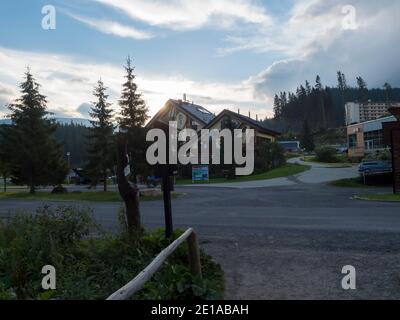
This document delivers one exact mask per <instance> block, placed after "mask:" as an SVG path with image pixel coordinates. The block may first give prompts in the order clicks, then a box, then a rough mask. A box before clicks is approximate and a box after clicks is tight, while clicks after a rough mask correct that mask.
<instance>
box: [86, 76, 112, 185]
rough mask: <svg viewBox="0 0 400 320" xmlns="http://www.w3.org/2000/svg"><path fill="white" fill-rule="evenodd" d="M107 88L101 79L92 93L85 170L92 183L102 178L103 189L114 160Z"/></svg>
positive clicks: (110, 112) (110, 111)
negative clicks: (94, 100) (92, 100)
mask: <svg viewBox="0 0 400 320" xmlns="http://www.w3.org/2000/svg"><path fill="white" fill-rule="evenodd" d="M106 90H107V88H106V87H105V86H104V83H103V81H101V80H99V81H98V83H97V86H96V88H95V89H94V92H93V95H94V96H95V97H96V98H97V101H96V102H93V107H92V111H91V112H90V116H91V118H92V119H93V120H91V121H90V122H91V124H92V127H90V128H89V136H88V139H89V140H88V143H89V147H88V149H87V153H88V160H89V161H88V164H87V172H88V175H89V177H90V179H91V180H92V183H93V184H97V183H98V181H99V180H100V179H103V189H104V191H105V192H106V191H107V177H108V173H109V172H110V171H111V169H112V166H113V160H114V158H115V157H114V153H115V152H114V151H115V150H114V148H113V133H114V125H113V123H112V117H113V115H112V110H111V104H110V103H108V102H107V99H108V95H107V94H106Z"/></svg>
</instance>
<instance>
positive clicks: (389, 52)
mask: <svg viewBox="0 0 400 320" xmlns="http://www.w3.org/2000/svg"><path fill="white" fill-rule="evenodd" d="M302 4H303V5H302V6H301V5H300V4H298V6H297V7H295V8H294V9H293V11H292V16H291V18H290V19H289V22H288V23H287V24H286V25H285V28H286V27H287V30H285V31H284V33H285V34H284V36H283V39H286V40H287V43H288V44H289V43H290V41H289V39H291V41H292V44H293V48H292V49H291V50H287V51H285V50H286V49H284V48H282V50H283V51H285V52H286V53H287V55H288V57H287V58H284V59H281V60H278V61H276V62H274V63H273V64H271V65H270V66H268V67H267V68H266V69H265V70H263V71H261V72H260V73H259V74H257V75H255V76H253V77H250V79H249V81H248V83H249V84H250V85H252V86H253V88H254V92H255V96H256V97H257V98H258V99H263V98H266V97H271V96H272V95H273V94H274V93H277V92H279V91H284V90H286V91H287V90H295V89H296V86H298V85H299V84H300V83H304V81H305V80H306V79H308V80H309V81H311V82H314V80H315V77H316V75H317V74H319V75H320V76H321V77H322V80H323V82H324V83H325V84H327V85H336V71H338V70H341V71H342V72H344V73H345V74H346V76H347V79H348V80H349V82H350V83H351V84H353V85H354V84H355V78H356V76H359V75H361V76H363V77H364V79H365V80H366V81H367V82H368V84H369V86H370V87H381V86H382V85H383V84H384V83H385V82H386V81H387V82H389V83H391V84H392V85H393V86H400V64H399V63H398V57H399V56H400V44H399V42H398V41H397V40H396V39H397V38H398V30H400V22H399V19H398V18H397V13H398V12H399V10H400V3H398V2H396V1H383V2H382V3H381V2H379V3H377V2H373V3H372V2H368V3H367V2H366V1H353V5H354V7H355V8H356V13H357V29H356V30H345V29H343V28H342V25H341V19H343V15H342V11H341V7H342V4H345V1H330V2H327V1H321V0H312V1H303V2H302ZM329 17H331V19H330V20H329ZM324 20H326V21H327V24H325V25H324V23H323V21H324ZM333 21H335V22H334V23H333ZM388 22H390V23H388ZM327 25H328V26H327ZM294 29H305V30H302V31H296V32H294V33H293V35H292V36H290V35H286V34H287V33H290V32H293V30H294ZM324 30H325V31H324ZM279 36H280V34H278V35H277V37H279ZM297 37H298V39H297V40H296V38H297ZM274 39H275V38H274ZM274 39H272V40H274ZM272 40H271V41H272ZM286 40H285V41H281V42H280V44H281V45H282V44H284V43H285V42H286ZM250 43H251V45H252V46H253V48H254V47H255V43H252V41H251V40H250ZM258 45H259V46H258V48H259V49H260V50H266V51H268V50H270V49H271V48H269V47H267V46H265V47H263V45H262V43H261V42H258ZM275 49H276V50H280V47H278V46H277V47H275Z"/></svg>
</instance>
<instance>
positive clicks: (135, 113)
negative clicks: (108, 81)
mask: <svg viewBox="0 0 400 320" xmlns="http://www.w3.org/2000/svg"><path fill="white" fill-rule="evenodd" d="M125 71H126V75H125V78H126V82H125V83H124V84H123V90H122V95H121V99H120V100H119V105H120V106H121V116H120V117H119V119H118V120H119V125H120V126H121V128H123V129H125V130H127V131H135V130H136V129H137V128H139V127H143V125H144V124H145V123H146V121H147V119H148V118H149V116H148V112H149V109H148V108H147V106H146V103H145V102H144V100H143V99H142V95H141V94H140V93H139V92H138V87H137V85H136V83H135V79H136V76H135V74H134V71H135V68H134V67H133V66H132V61H131V58H130V57H128V59H127V60H126V66H125Z"/></svg>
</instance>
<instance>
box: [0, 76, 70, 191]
mask: <svg viewBox="0 0 400 320" xmlns="http://www.w3.org/2000/svg"><path fill="white" fill-rule="evenodd" d="M20 88H21V97H20V98H19V99H17V100H16V101H15V103H13V104H10V105H9V110H10V111H11V115H10V118H11V120H12V125H10V126H8V127H6V128H4V130H2V131H1V132H2V134H3V139H4V144H5V146H4V148H5V152H6V153H7V155H8V157H9V167H10V172H11V176H12V178H13V180H14V182H15V183H17V184H27V185H28V186H29V189H30V193H32V194H33V193H35V189H36V187H37V186H45V185H58V184H61V183H62V182H63V181H64V179H65V177H66V175H67V173H68V166H67V163H66V161H65V157H64V155H63V153H62V151H61V145H60V144H58V143H57V142H56V141H55V139H54V138H53V133H54V131H55V130H56V125H55V123H54V121H52V120H49V119H48V118H47V116H48V115H49V113H48V112H47V108H46V104H47V101H46V97H45V96H44V95H42V94H40V92H39V88H40V85H39V84H38V83H37V82H36V81H35V79H34V77H33V76H32V74H31V72H30V70H29V69H28V70H27V72H26V73H25V80H24V82H23V83H22V84H21V85H20Z"/></svg>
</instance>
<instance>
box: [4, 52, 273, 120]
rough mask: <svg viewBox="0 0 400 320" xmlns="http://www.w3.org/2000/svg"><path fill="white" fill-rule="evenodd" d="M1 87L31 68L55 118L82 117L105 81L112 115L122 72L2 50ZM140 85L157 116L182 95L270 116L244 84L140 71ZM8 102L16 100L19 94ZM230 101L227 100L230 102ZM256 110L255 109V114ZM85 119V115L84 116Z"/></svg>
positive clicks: (56, 57)
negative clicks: (56, 115) (100, 79)
mask: <svg viewBox="0 0 400 320" xmlns="http://www.w3.org/2000/svg"><path fill="white" fill-rule="evenodd" d="M0 65H2V66H3V67H2V68H1V69H0V87H3V86H4V87H7V88H18V85H19V83H20V82H21V80H22V78H23V74H24V72H25V70H26V66H27V65H29V66H30V68H31V71H32V73H33V75H34V76H35V78H36V79H37V81H38V82H39V83H40V84H41V85H42V87H41V90H42V93H43V94H45V95H46V96H47V98H48V107H49V109H50V110H52V111H53V112H54V113H56V114H62V115H63V116H70V117H82V116H84V115H85V113H86V111H87V107H88V105H87V103H88V101H92V100H93V99H94V98H93V96H92V92H93V88H94V86H95V84H96V83H97V81H98V79H99V78H100V77H101V78H102V80H103V81H104V83H105V85H106V86H107V87H108V94H109V95H110V102H111V103H112V104H113V106H112V107H113V109H114V112H115V113H117V112H118V111H119V107H118V99H119V94H120V92H121V88H122V83H123V82H124V69H123V68H122V65H121V66H116V65H111V64H101V63H93V62H85V61H83V60H82V59H81V58H80V57H70V56H66V55H53V54H48V53H39V52H31V51H19V50H12V49H6V48H1V47H0ZM137 72H138V73H139V75H138V78H137V82H138V86H139V90H140V91H141V92H143V93H144V94H143V98H144V99H145V101H146V102H147V104H148V106H149V108H150V115H151V116H152V115H154V114H155V113H156V112H157V111H158V110H159V109H160V108H161V107H162V106H163V105H164V104H165V102H166V101H167V100H168V99H170V98H172V99H181V98H182V95H183V93H187V94H188V98H189V99H192V100H195V101H194V102H198V101H197V99H196V98H198V97H207V99H203V100H202V101H204V104H203V105H204V107H206V108H210V110H211V111H213V112H216V113H218V112H219V111H221V110H222V109H224V108H230V109H231V110H237V108H242V110H243V112H247V110H254V111H253V112H252V113H258V114H259V115H260V116H267V115H270V110H269V109H268V104H266V101H267V100H265V99H263V100H262V101H261V100H260V101H258V100H257V99H254V96H253V88H252V86H251V85H249V84H247V83H246V82H245V81H239V82H237V83H226V82H207V81H193V80H191V79H188V78H187V77H183V76H180V75H175V76H165V75H159V74H145V73H141V72H140V70H139V68H138V69H137ZM13 92H14V94H13V95H11V96H10V97H9V98H10V99H15V98H18V96H19V93H18V91H17V90H14V91H13ZM226 97H229V100H227V99H226ZM256 110H257V111H256ZM85 116H87V115H85Z"/></svg>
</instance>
